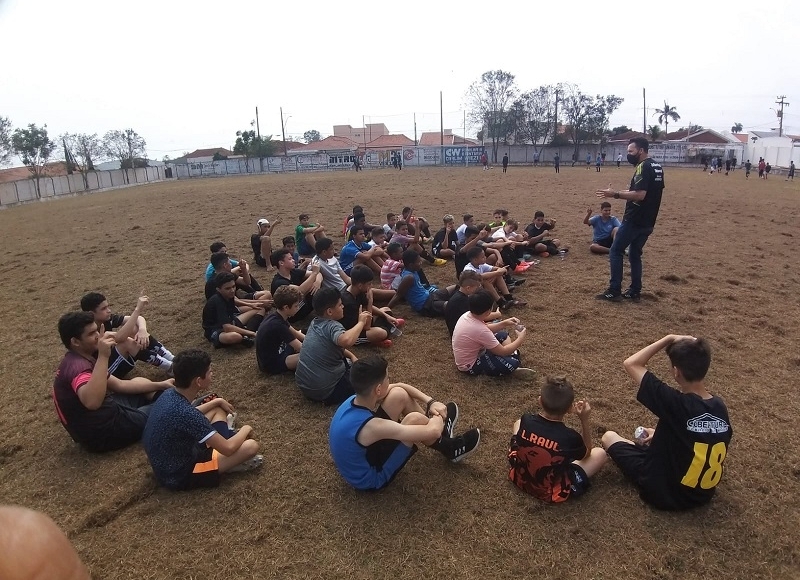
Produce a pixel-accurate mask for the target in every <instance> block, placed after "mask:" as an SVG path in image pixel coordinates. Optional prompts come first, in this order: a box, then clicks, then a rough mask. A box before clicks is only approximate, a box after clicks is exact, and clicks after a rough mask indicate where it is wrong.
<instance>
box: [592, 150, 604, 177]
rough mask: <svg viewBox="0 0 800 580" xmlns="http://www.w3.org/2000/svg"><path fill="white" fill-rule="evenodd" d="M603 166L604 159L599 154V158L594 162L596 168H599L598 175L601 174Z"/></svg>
mask: <svg viewBox="0 0 800 580" xmlns="http://www.w3.org/2000/svg"><path fill="white" fill-rule="evenodd" d="M602 164H603V158H602V157H601V156H600V154H599V153H598V154H597V158H596V159H595V160H594V166H595V167H596V168H597V173H600V166H601V165H602Z"/></svg>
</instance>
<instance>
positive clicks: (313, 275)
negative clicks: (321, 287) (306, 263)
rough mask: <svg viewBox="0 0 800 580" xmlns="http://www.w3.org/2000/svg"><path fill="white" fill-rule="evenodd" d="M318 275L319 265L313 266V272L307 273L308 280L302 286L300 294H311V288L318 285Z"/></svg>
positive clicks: (308, 271)
mask: <svg viewBox="0 0 800 580" xmlns="http://www.w3.org/2000/svg"><path fill="white" fill-rule="evenodd" d="M317 274H319V264H313V265H312V266H311V270H307V271H306V279H305V280H303V283H302V284H300V292H301V293H302V294H303V295H306V294H308V293H309V292H311V288H313V287H314V284H316V283H317Z"/></svg>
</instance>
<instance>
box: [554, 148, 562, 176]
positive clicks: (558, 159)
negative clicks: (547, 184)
mask: <svg viewBox="0 0 800 580" xmlns="http://www.w3.org/2000/svg"><path fill="white" fill-rule="evenodd" d="M553 167H555V169H556V173H560V170H559V168H560V167H561V157H559V156H558V153H556V155H555V157H553Z"/></svg>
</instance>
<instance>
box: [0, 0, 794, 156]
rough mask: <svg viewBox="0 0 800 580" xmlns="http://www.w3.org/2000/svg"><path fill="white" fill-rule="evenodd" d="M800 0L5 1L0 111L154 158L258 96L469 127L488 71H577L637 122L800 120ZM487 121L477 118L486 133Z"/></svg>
mask: <svg viewBox="0 0 800 580" xmlns="http://www.w3.org/2000/svg"><path fill="white" fill-rule="evenodd" d="M799 11H800V8H797V7H796V6H793V4H792V3H791V2H789V1H788V0H770V1H768V2H761V3H759V2H752V1H749V2H743V1H736V0H734V1H728V2H707V1H704V0H693V1H686V0H675V1H673V2H667V3H665V2H634V1H628V2H618V1H617V2H597V1H594V2H589V1H584V0H572V1H530V0H529V1H520V2H514V1H506V2H480V3H479V2H472V1H464V0H462V1H460V2H450V1H436V0H428V1H425V2H423V1H418V0H403V1H394V2H389V1H384V2H380V1H372V2H358V1H349V2H342V1H335V0H327V1H317V0H298V1H295V2H265V1H252V0H239V1H238V2H230V3H224V2H218V1H216V2H206V1H202V0H195V1H193V2H188V1H183V0H161V1H159V2H156V1H153V0H139V1H138V2H133V3H131V2H113V1H108V0H103V1H100V0H72V1H70V2H61V1H57V0H49V1H44V2H43V1H41V0H39V1H37V0H0V52H1V53H2V69H1V71H0V116H5V117H9V118H10V119H11V121H12V123H13V125H14V126H15V127H18V126H24V125H26V124H28V123H36V124H39V125H42V124H45V123H46V124H47V127H48V130H49V131H50V134H51V136H56V135H58V134H60V133H63V132H65V131H69V132H82V133H98V134H99V135H102V134H103V133H105V132H106V131H108V130H110V129H125V128H128V127H131V128H133V129H135V130H136V131H137V132H138V133H139V134H140V135H142V136H143V137H144V138H145V139H146V140H147V149H148V156H149V157H150V158H153V159H161V158H162V157H163V156H164V155H169V156H171V157H177V156H179V155H180V154H181V153H183V152H184V151H192V150H194V149H197V148H204V147H217V146H223V147H230V146H231V145H232V143H233V141H234V140H235V133H236V131H237V130H244V129H249V128H250V122H251V120H253V119H254V118H255V107H256V106H258V110H259V120H260V128H261V134H262V135H268V134H274V135H276V136H279V135H280V128H281V122H280V112H279V107H281V106H282V107H283V112H284V118H285V120H286V132H287V135H286V137H287V139H289V138H290V137H291V138H293V139H298V140H299V139H300V138H301V137H302V135H303V132H304V131H306V130H308V129H317V130H318V131H320V133H322V134H323V136H325V135H329V134H331V133H332V132H333V125H335V124H350V125H353V126H354V127H355V126H361V123H362V116H364V117H365V118H366V122H367V123H369V122H372V123H385V124H386V125H387V126H388V127H389V129H390V131H392V132H393V133H405V134H406V135H407V136H409V137H411V138H412V139H413V138H414V124H413V115H414V113H416V121H417V131H418V133H421V132H422V131H438V130H439V91H440V90H441V91H443V95H444V98H443V100H444V111H445V120H444V125H445V128H452V129H453V130H454V131H455V132H457V133H461V132H462V131H463V129H462V128H461V127H462V125H463V111H464V107H465V101H464V94H465V92H466V90H467V87H468V86H469V85H470V83H472V82H473V81H474V80H476V79H477V78H479V77H480V75H481V73H483V72H484V71H486V70H490V69H498V68H500V69H503V70H505V71H508V72H511V73H513V74H515V75H516V78H517V83H518V85H519V87H520V88H521V89H523V90H525V89H532V88H535V87H537V86H539V85H542V84H549V83H557V82H561V81H566V82H572V83H575V84H577V85H579V86H580V87H581V89H582V90H583V91H584V92H586V93H590V94H592V95H594V94H598V93H600V94H604V95H605V94H615V95H618V96H621V97H624V99H625V102H624V103H623V104H622V106H621V107H620V109H619V110H618V111H617V112H616V113H615V114H614V115H613V117H612V119H611V126H612V127H613V126H617V125H623V124H624V125H628V126H629V127H632V128H636V129H641V126H642V114H643V105H642V88H643V87H644V88H646V89H647V106H648V108H649V110H648V113H647V124H648V125H650V124H656V123H657V119H656V118H655V117H654V116H653V110H654V108H655V107H657V106H660V105H663V102H664V100H665V99H666V100H667V101H668V102H669V104H670V105H671V106H673V107H675V108H676V109H677V111H678V113H679V114H680V115H681V120H680V121H679V122H678V123H677V124H670V128H673V127H674V128H676V129H677V128H678V127H679V126H680V125H682V124H683V125H688V124H689V123H693V124H699V125H703V126H705V127H711V128H714V129H718V130H726V129H730V127H731V125H733V124H734V123H736V122H740V123H742V124H743V125H744V127H745V130H747V129H755V130H769V128H770V127H777V121H778V120H777V118H776V115H775V112H774V111H773V110H772V109H771V108H776V107H777V105H776V104H775V100H776V97H777V96H778V95H786V97H787V99H786V100H787V101H788V102H790V103H791V106H790V107H788V108H787V109H786V111H785V115H784V130H786V129H788V130H789V131H790V132H795V133H800V74H798V70H800V65H798V60H800V35H799V34H798V31H800V16H798V12H799ZM476 130H477V128H468V134H470V135H474V134H475V132H476Z"/></svg>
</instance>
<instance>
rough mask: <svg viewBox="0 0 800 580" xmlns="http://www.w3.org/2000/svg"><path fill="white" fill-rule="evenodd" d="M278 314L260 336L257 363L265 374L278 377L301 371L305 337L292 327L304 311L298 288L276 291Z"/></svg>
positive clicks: (265, 324) (261, 328) (269, 318)
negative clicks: (300, 363)
mask: <svg viewBox="0 0 800 580" xmlns="http://www.w3.org/2000/svg"><path fill="white" fill-rule="evenodd" d="M274 300H275V311H274V312H272V313H270V315H269V316H267V317H266V318H265V319H264V321H263V322H262V323H261V324H260V325H259V327H258V331H257V332H256V361H257V362H258V368H259V369H260V370H261V371H262V372H265V373H270V374H273V375H277V374H280V373H285V372H287V371H293V370H294V369H296V368H297V360H298V359H299V358H300V349H301V348H303V340H304V339H305V335H304V334H303V333H302V332H300V331H299V330H297V329H296V328H294V327H292V326H291V325H290V324H289V318H291V317H292V316H294V315H295V314H297V311H298V310H300V302H301V301H302V300H303V295H302V293H301V292H300V289H299V288H298V287H297V286H293V285H291V284H289V285H286V286H281V287H279V288H278V289H277V290H276V291H275V297H274Z"/></svg>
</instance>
